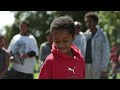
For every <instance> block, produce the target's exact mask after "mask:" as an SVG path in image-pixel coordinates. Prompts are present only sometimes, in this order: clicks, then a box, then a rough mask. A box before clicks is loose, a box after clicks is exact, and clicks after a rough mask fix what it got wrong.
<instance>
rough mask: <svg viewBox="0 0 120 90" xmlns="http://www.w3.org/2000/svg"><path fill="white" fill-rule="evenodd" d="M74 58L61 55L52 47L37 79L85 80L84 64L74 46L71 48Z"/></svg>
mask: <svg viewBox="0 0 120 90" xmlns="http://www.w3.org/2000/svg"><path fill="white" fill-rule="evenodd" d="M71 49H72V51H73V54H74V57H73V58H71V57H69V56H68V55H66V54H63V53H61V52H59V51H57V49H56V48H55V46H54V45H53V46H52V51H51V52H52V53H51V54H50V55H49V56H48V57H47V58H46V60H45V62H44V64H43V66H42V67H41V70H40V73H39V79H85V62H84V58H83V56H82V55H81V53H79V50H78V48H77V47H76V46H75V45H72V46H71Z"/></svg>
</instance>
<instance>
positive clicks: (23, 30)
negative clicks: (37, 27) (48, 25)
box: [20, 23, 28, 34]
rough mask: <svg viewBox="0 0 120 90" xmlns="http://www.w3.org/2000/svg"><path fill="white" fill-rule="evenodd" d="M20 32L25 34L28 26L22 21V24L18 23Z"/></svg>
mask: <svg viewBox="0 0 120 90" xmlns="http://www.w3.org/2000/svg"><path fill="white" fill-rule="evenodd" d="M20 32H21V33H22V34H26V33H27V32H28V26H27V25H26V23H22V24H21V25H20Z"/></svg>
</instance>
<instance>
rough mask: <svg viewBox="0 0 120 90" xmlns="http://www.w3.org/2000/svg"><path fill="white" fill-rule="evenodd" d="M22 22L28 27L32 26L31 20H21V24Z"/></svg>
mask: <svg viewBox="0 0 120 90" xmlns="http://www.w3.org/2000/svg"><path fill="white" fill-rule="evenodd" d="M22 23H25V24H26V25H27V26H28V27H29V26H30V24H29V22H28V21H27V20H23V21H21V24H22ZM21 24H20V25H21Z"/></svg>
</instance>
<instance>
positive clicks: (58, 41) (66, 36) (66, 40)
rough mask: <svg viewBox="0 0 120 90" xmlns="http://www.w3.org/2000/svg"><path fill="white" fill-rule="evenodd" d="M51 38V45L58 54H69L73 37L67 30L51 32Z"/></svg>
mask: <svg viewBox="0 0 120 90" xmlns="http://www.w3.org/2000/svg"><path fill="white" fill-rule="evenodd" d="M52 37H53V43H54V44H55V46H56V48H57V49H58V50H59V51H60V52H62V53H64V54H69V53H70V52H71V44H72V41H73V36H72V34H70V33H69V32H68V31H67V30H53V34H52Z"/></svg>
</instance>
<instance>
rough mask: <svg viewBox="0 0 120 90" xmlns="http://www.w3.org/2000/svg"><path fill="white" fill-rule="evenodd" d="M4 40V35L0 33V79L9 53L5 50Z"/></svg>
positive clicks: (5, 70)
mask: <svg viewBox="0 0 120 90" xmlns="http://www.w3.org/2000/svg"><path fill="white" fill-rule="evenodd" d="M4 40H5V37H4V36H2V35H0V79H3V77H4V75H5V74H6V72H7V70H8V66H9V59H8V58H9V54H8V53H7V52H6V51H5V48H4V44H5V43H4Z"/></svg>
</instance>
